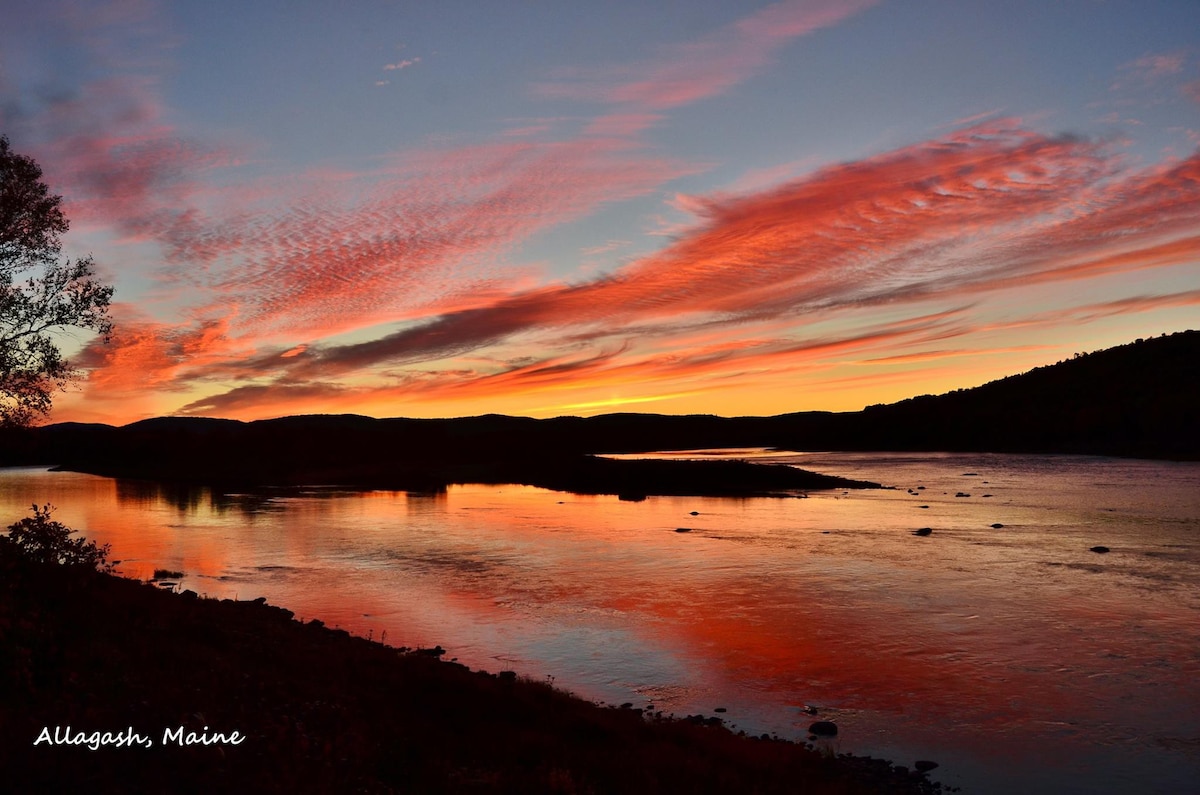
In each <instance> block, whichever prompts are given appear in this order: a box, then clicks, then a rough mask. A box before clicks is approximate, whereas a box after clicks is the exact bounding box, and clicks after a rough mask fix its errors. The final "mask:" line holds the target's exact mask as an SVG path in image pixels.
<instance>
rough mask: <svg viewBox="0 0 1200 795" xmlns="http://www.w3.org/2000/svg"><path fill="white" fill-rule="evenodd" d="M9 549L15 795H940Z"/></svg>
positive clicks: (755, 741) (10, 747)
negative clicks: (69, 794) (518, 794)
mask: <svg viewBox="0 0 1200 795" xmlns="http://www.w3.org/2000/svg"><path fill="white" fill-rule="evenodd" d="M440 652H441V650H440V649H433V650H407V649H397V648H392V647H388V646H384V645H381V644H379V643H374V642H371V641H368V640H366V639H363V638H358V637H352V636H350V635H349V634H347V633H346V632H344V631H340V630H336V629H330V628H328V627H325V626H324V625H322V624H321V623H320V622H319V621H310V622H307V623H301V622H298V621H296V620H295V619H294V618H293V616H292V614H291V612H289V611H287V610H285V609H283V608H280V607H274V606H271V605H268V604H266V603H265V602H263V601H262V600H259V601H254V602H236V601H229V600H214V599H205V598H201V597H198V596H197V595H195V594H190V593H184V594H175V593H171V592H168V591H164V590H161V589H158V588H155V587H153V586H151V585H148V584H144V583H140V582H136V581H133V580H128V579H123V578H120V577H117V576H113V575H108V574H101V573H97V572H94V571H91V570H88V569H81V568H79V567H75V568H70V567H64V566H60V565H53V564H41V563H32V562H30V561H29V560H27V559H26V558H24V557H22V556H21V555H19V554H17V553H16V552H15V551H14V550H13V549H12V548H11V547H10V546H9V545H7V544H0V682H3V688H4V690H5V693H4V697H3V698H2V699H0V737H2V738H3V742H0V769H2V770H3V771H4V780H3V783H2V784H0V788H2V789H5V790H6V791H13V792H58V791H61V792H68V791H71V792H90V793H104V792H122V793H139V792H147V793H149V792H170V793H176V792H178V793H189V792H196V793H202V792H203V793H210V792H251V791H253V792H414V793H466V792H487V793H494V792H521V793H540V792H557V793H674V792H714V793H715V792H722V793H726V792H739V793H751V792H758V793H776V792H777V793H785V792H786V793H831V794H835V793H846V794H849V793H881V792H883V793H932V792H937V791H940V787H939V785H937V784H934V783H931V782H929V780H928V778H927V776H926V775H925V774H924V773H921V772H908V771H899V770H897V769H895V768H893V767H892V766H891V765H889V764H888V763H885V762H882V761H878V760H869V759H863V758H852V757H831V756H828V755H824V754H821V753H819V752H817V751H815V750H812V749H810V748H806V747H804V746H802V745H798V744H795V743H790V742H785V741H782V740H776V739H769V738H750V737H746V736H742V735H738V734H734V733H733V732H731V731H729V730H728V729H726V728H725V727H724V726H723V725H720V724H719V722H718V721H717V720H716V719H715V718H706V719H703V720H701V719H698V718H692V719H686V718H685V719H679V720H673V719H666V718H661V717H656V716H651V715H644V714H642V713H641V711H640V710H634V709H628V708H626V709H620V708H611V707H601V706H597V705H595V704H592V703H590V702H588V701H584V700H582V699H579V698H576V697H574V696H572V695H570V694H567V693H565V692H562V691H560V690H557V689H555V688H553V687H551V686H550V685H549V684H547V683H545V682H537V681H530V680H527V679H524V678H523V677H520V676H518V675H517V674H515V673H513V672H509V671H501V672H494V673H486V672H482V671H470V670H468V669H467V668H465V667H464V666H461V665H458V664H457V663H453V662H447V661H443V660H442V659H441V657H442V654H441V653H440Z"/></svg>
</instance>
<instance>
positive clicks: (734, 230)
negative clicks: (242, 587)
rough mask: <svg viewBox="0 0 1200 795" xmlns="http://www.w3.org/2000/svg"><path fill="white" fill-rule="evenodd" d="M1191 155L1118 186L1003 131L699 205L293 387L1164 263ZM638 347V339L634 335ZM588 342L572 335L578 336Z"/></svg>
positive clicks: (311, 369) (1086, 155) (1110, 168)
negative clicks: (499, 352) (599, 256)
mask: <svg viewBox="0 0 1200 795" xmlns="http://www.w3.org/2000/svg"><path fill="white" fill-rule="evenodd" d="M1197 168H1200V158H1198V157H1193V158H1191V159H1189V160H1187V161H1183V162H1181V163H1179V164H1177V165H1175V166H1174V167H1171V168H1166V169H1161V170H1158V171H1154V172H1150V173H1135V174H1124V175H1118V174H1119V161H1117V160H1116V159H1114V157H1113V156H1111V155H1109V154H1108V153H1106V151H1105V149H1104V147H1103V146H1101V145H1099V144H1097V143H1093V142H1089V141H1085V140H1081V139H1076V138H1071V137H1058V138H1052V137H1046V136H1042V135H1038V134H1035V133H1030V132H1027V131H1022V130H1011V129H1005V128H1004V127H1003V126H986V127H977V128H974V129H972V130H968V131H963V132H961V133H956V134H954V135H951V136H948V137H946V138H943V139H939V140H936V141H930V142H926V143H922V144H918V145H914V146H912V147H907V148H905V149H901V150H897V151H895V152H890V153H887V154H884V155H880V156H878V157H875V158H870V159H867V160H863V161H858V162H854V163H847V164H843V165H838V166H832V167H829V168H825V169H821V170H819V171H817V172H815V173H813V174H811V175H809V176H807V177H805V178H802V179H799V180H794V181H792V182H789V183H786V184H784V185H781V186H777V187H774V188H772V189H770V190H766V191H761V192H759V193H756V194H751V195H747V196H740V197H735V198H727V197H716V198H708V199H704V200H697V201H696V202H695V203H694V204H693V205H692V206H693V207H694V208H695V209H696V211H697V212H698V213H699V216H700V221H701V222H700V224H699V225H698V226H695V227H693V228H692V229H691V230H690V231H689V232H688V233H687V234H685V235H683V236H681V237H680V239H678V240H677V241H676V242H675V243H673V244H672V245H670V246H668V247H667V248H665V249H664V250H662V251H661V252H658V253H656V254H654V255H651V256H649V257H645V258H643V259H641V260H639V261H637V262H634V263H632V264H630V265H629V266H627V267H625V268H623V269H621V270H620V271H618V272H616V273H614V274H612V275H609V276H605V277H602V278H598V279H594V280H592V281H588V282H584V283H580V284H576V285H558V286H553V285H552V286H546V287H541V288H538V289H535V290H526V291H522V292H515V293H512V294H510V295H508V296H505V297H502V298H500V299H498V300H496V301H494V302H492V303H490V304H483V305H477V306H473V307H469V308H466V309H463V310H461V311H457V312H451V313H446V314H444V315H442V316H440V317H438V318H436V319H433V320H429V321H426V322H423V323H419V324H417V325H415V326H412V327H410V328H406V329H402V330H400V331H397V332H394V333H392V334H389V335H385V336H384V337H381V338H379V339H376V340H373V341H371V342H364V343H357V344H352V345H342V346H324V347H322V346H314V347H312V348H310V349H309V350H308V351H307V352H306V354H305V355H304V356H298V357H296V359H295V362H296V367H297V368H298V369H297V370H296V373H297V374H304V377H325V376H328V375H329V374H332V373H343V372H350V371H354V370H358V369H361V368H366V367H371V366H373V365H375V364H376V363H380V362H392V363H414V362H420V361H428V360H436V359H441V358H445V357H450V356H459V355H462V354H464V353H466V352H469V351H473V350H478V349H480V348H483V347H487V346H491V345H495V344H497V343H499V342H501V341H503V340H505V339H507V338H509V337H511V336H512V335H515V334H518V333H526V332H536V331H539V330H541V331H545V330H549V329H561V328H566V327H580V328H584V329H586V328H587V327H589V326H593V325H594V326H595V327H596V329H597V331H595V332H591V333H592V334H597V333H598V334H603V335H610V334H612V333H613V329H620V328H624V327H627V326H629V325H630V324H631V323H635V322H639V321H640V322H644V323H649V324H651V328H653V327H657V328H658V329H659V333H661V334H671V333H673V331H672V330H673V329H676V328H678V327H679V324H680V323H683V324H687V323H692V322H697V321H702V320H704V319H706V318H723V319H724V320H723V321H716V320H714V322H726V323H728V322H747V321H755V322H758V321H763V320H770V319H777V318H784V317H796V316H802V315H804V314H806V313H807V314H811V313H814V312H830V311H834V310H837V309H846V308H852V307H857V306H863V305H870V304H875V303H885V302H886V303H895V302H898V301H901V302H902V301H915V300H918V299H923V298H927V297H930V296H935V295H936V296H938V297H941V298H945V297H949V296H953V295H955V294H968V293H971V292H979V291H984V290H989V289H996V288H998V287H1003V286H1007V285H1009V284H1014V283H1019V282H1020V281H1021V280H1022V279H1029V278H1036V279H1056V280H1063V279H1070V278H1079V277H1081V276H1083V275H1085V271H1086V270H1087V269H1089V268H1090V269H1092V270H1093V271H1095V270H1097V269H1103V270H1104V271H1105V272H1113V271H1116V270H1128V269H1133V268H1143V267H1159V266H1162V265H1165V264H1175V263H1178V262H1181V261H1183V260H1184V258H1186V257H1189V256H1193V255H1194V253H1195V242H1194V238H1192V237H1188V236H1183V237H1180V235H1181V234H1184V233H1186V232H1187V231H1188V230H1191V229H1194V224H1195V221H1194V219H1195V218H1196V217H1197V216H1198V215H1200V180H1198V179H1197V178H1196V173H1195V172H1196V170H1197ZM642 330H643V332H645V330H646V327H645V326H643V329H642ZM588 333H589V332H586V331H585V332H581V336H582V337H585V338H586V337H587V336H588Z"/></svg>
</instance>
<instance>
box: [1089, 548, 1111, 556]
mask: <svg viewBox="0 0 1200 795" xmlns="http://www.w3.org/2000/svg"><path fill="white" fill-rule="evenodd" d="M1091 551H1092V552H1098V553H1099V554H1101V555H1103V554H1104V553H1105V552H1108V551H1109V549H1108V547H1103V546H1096V547H1092V549H1091Z"/></svg>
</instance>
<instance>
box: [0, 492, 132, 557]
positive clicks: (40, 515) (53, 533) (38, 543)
mask: <svg viewBox="0 0 1200 795" xmlns="http://www.w3.org/2000/svg"><path fill="white" fill-rule="evenodd" d="M53 510H54V509H53V508H52V507H50V505H49V504H47V505H44V506H42V507H41V508H39V507H38V506H37V505H34V506H33V516H26V517H25V518H24V519H21V520H19V521H17V522H14V523H13V524H11V525H9V526H8V538H0V542H3V543H6V544H8V545H10V546H11V547H12V548H14V549H16V551H17V552H18V553H20V554H21V555H22V556H23V557H25V558H27V559H28V560H31V561H33V562H34V563H57V564H60V565H63V566H71V567H76V566H78V567H83V568H87V569H95V570H97V571H103V572H111V571H112V569H113V564H112V563H109V562H108V551H109V545H108V544H104V545H103V546H97V545H96V542H95V541H85V540H84V539H82V538H71V535H72V534H73V533H74V532H75V531H74V530H72V529H71V528H69V527H67V526H66V525H65V524H63V523H62V522H57V521H55V520H53V519H51V518H50V513H51V511H53Z"/></svg>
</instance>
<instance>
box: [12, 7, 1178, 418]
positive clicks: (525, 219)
mask: <svg viewBox="0 0 1200 795" xmlns="http://www.w3.org/2000/svg"><path fill="white" fill-rule="evenodd" d="M1198 31H1200V3H1197V2H1195V0H1176V1H1175V2H1166V1H1156V0H1137V1H1131V2H1121V1H1120V0H1061V1H1060V2H1055V3H1046V2H1044V1H1043V0H1031V1H1030V2H1024V1H1023V0H1006V2H1003V3H998V2H994V0H784V1H783V2H777V3H765V2H762V3H760V2H740V3H728V2H709V1H708V0H686V2H684V1H680V2H659V3H644V2H616V1H615V0H605V2H582V1H581V2H571V3H562V2H551V0H521V1H520V2H517V0H507V1H506V2H484V1H483V0H479V1H478V2H442V3H421V2H385V1H384V0H355V2H339V3H334V2H293V1H292V0H254V2H242V1H241V0H238V1H237V2H230V1H228V0H210V1H209V2H203V3H200V2H183V0H178V1H177V2H167V1H164V2H156V1H155V0H113V1H112V2H99V1H97V2H88V1H85V0H10V2H8V3H6V4H5V11H4V19H3V24H2V25H0V133H2V134H5V135H7V136H8V137H9V139H10V141H11V144H12V147H13V149H14V150H15V151H18V152H20V153H23V154H28V155H31V156H33V157H34V158H35V159H37V160H38V162H39V163H40V164H41V165H42V167H43V169H44V171H45V179H46V181H47V182H48V183H49V184H50V186H51V188H52V190H53V191H54V192H56V193H59V194H61V195H62V196H63V200H64V209H65V211H66V213H67V215H68V217H69V219H70V220H71V229H70V231H69V232H68V233H67V235H66V236H65V237H64V252H65V253H66V254H67V255H69V256H82V255H87V254H91V255H92V256H93V257H94V258H95V260H96V263H97V265H98V268H99V271H100V273H101V276H102V277H103V278H104V279H105V280H106V281H108V282H109V283H111V284H113V285H114V286H115V288H116V292H115V296H114V305H113V320H114V322H115V327H116V328H115V332H114V334H113V336H112V339H111V340H110V341H109V342H108V343H106V344H105V343H103V342H102V341H100V340H98V339H94V338H91V337H89V336H87V335H86V334H84V333H82V332H78V331H68V332H66V333H64V334H63V335H62V337H61V342H62V345H63V348H64V350H65V351H66V352H67V353H68V354H69V356H70V359H71V361H72V362H73V363H74V364H75V365H76V366H77V367H78V368H79V371H80V377H79V379H78V382H77V384H76V385H75V386H74V387H73V388H72V389H71V391H69V392H68V393H66V394H61V395H59V396H58V397H57V398H56V402H55V408H54V410H53V412H52V414H51V416H50V419H51V420H52V421H85V422H107V423H110V424H124V423H128V422H133V421H136V420H139V419H144V418H146V417H152V416H163V415H196V416H214V417H230V418H236V419H243V420H251V419H259V418H266V417H276V416H283V415H289V414H308V413H358V414H367V415H371V416H380V417H384V416H410V417H453V416H470V415H478V414H485V413H503V414H513V415H523V416H534V417H548V416H559V415H591V414H598V413H606V412H613V411H640V412H656V413H665V414H692V413H698V414H720V415H726V416H737V415H770V414H779V413H784V412H791V411H807V410H831V411H851V410H857V409H861V408H862V407H864V406H866V405H870V404H875V403H886V402H892V401H895V400H900V399H904V398H906V397H911V396H914V395H920V394H930V393H934V394H936V393H941V392H945V391H949V390H952V389H958V388H966V387H971V386H976V385H978V384H981V383H985V382H987V381H990V380H994V379H996V378H1001V377H1004V376H1006V375H1011V374H1014V373H1018V372H1022V371H1024V370H1027V369H1030V368H1032V367H1035V366H1040V365H1045V364H1052V363H1054V362H1057V361H1060V360H1062V359H1066V358H1070V357H1071V356H1072V355H1074V353H1076V352H1084V351H1092V350H1098V349H1100V348H1105V347H1110V346H1112V345H1117V344H1123V343H1126V342H1131V341H1133V340H1134V339H1136V338H1139V337H1151V336H1158V335H1160V334H1163V333H1170V332H1174V331H1179V330H1184V329H1189V328H1197V327H1200V33H1198Z"/></svg>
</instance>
